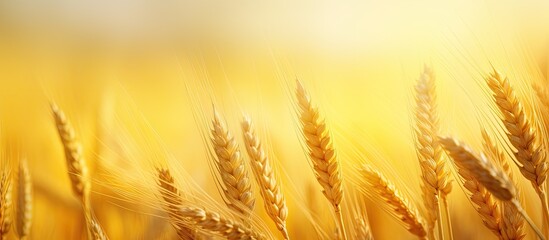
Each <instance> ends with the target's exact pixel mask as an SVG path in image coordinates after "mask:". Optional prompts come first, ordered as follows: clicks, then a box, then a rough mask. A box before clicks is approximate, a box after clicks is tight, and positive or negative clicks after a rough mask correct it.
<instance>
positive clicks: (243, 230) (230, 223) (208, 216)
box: [179, 207, 266, 240]
mask: <svg viewBox="0 0 549 240" xmlns="http://www.w3.org/2000/svg"><path fill="white" fill-rule="evenodd" d="M179 211H180V212H181V214H182V215H183V216H185V218H186V219H187V221H189V222H191V223H193V224H194V225H195V226H196V227H198V228H200V229H202V230H204V231H207V232H211V233H216V234H218V235H221V236H223V237H226V238H227V239H229V240H237V239H258V240H259V239H266V238H265V236H263V235H262V234H261V233H259V232H256V231H254V230H253V229H250V228H247V227H244V225H243V224H242V223H240V222H236V221H234V220H231V219H228V218H226V217H224V216H222V215H220V214H218V213H216V212H211V211H207V210H205V209H203V208H198V207H182V208H181V209H180V210H179Z"/></svg>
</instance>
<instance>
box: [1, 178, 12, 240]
mask: <svg viewBox="0 0 549 240" xmlns="http://www.w3.org/2000/svg"><path fill="white" fill-rule="evenodd" d="M0 178H1V179H0V239H7V236H8V233H9V232H10V229H11V225H12V222H13V218H12V217H13V216H12V203H13V199H12V176H11V171H10V170H6V169H4V170H3V172H2V176H0Z"/></svg>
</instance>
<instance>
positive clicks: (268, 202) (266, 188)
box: [241, 117, 290, 239]
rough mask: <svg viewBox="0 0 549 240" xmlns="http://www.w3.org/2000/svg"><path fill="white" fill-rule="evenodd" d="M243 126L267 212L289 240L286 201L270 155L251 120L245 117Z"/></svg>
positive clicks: (245, 140) (247, 148) (247, 147)
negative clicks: (264, 148)
mask: <svg viewBox="0 0 549 240" xmlns="http://www.w3.org/2000/svg"><path fill="white" fill-rule="evenodd" d="M241 126H242V132H243V135H244V143H245V144H246V151H247V152H248V156H249V157H250V160H251V165H252V170H253V173H254V175H255V179H256V181H257V184H258V186H259V190H260V192H261V196H262V197H263V201H264V203H265V204H264V205H265V210H266V211H267V214H268V215H269V217H270V218H271V219H272V220H273V221H274V223H275V224H276V227H277V229H278V230H279V231H280V232H281V233H282V236H283V237H284V239H289V238H290V237H289V236H288V231H287V229H286V218H287V217H288V208H287V207H286V199H285V197H284V194H283V192H282V189H281V187H280V183H279V182H278V179H277V178H276V174H275V172H274V169H273V168H272V165H271V162H270V158H269V156H268V153H266V152H265V151H264V150H263V145H262V144H261V141H260V139H259V137H258V136H257V135H256V133H255V131H254V129H253V126H252V122H251V120H250V118H248V117H244V119H243V120H242V124H241Z"/></svg>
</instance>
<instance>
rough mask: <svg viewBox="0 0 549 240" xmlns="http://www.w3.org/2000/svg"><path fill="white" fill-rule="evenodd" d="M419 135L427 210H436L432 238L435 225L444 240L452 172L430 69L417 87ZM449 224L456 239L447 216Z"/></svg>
mask: <svg viewBox="0 0 549 240" xmlns="http://www.w3.org/2000/svg"><path fill="white" fill-rule="evenodd" d="M415 90H416V95H415V100H416V109H415V121H416V123H415V132H416V138H417V141H416V150H417V156H418V160H419V163H420V167H421V175H422V178H421V180H422V182H423V184H422V186H421V189H422V191H423V200H424V203H425V208H426V209H429V210H432V211H429V212H428V213H427V219H428V223H429V224H428V225H429V231H430V234H433V233H432V232H433V229H434V225H435V222H436V223H437V226H438V231H439V238H441V239H442V236H444V234H443V227H442V224H441V221H442V219H441V215H442V214H441V213H440V208H441V207H440V204H441V203H440V201H439V200H440V199H442V201H443V208H444V211H445V212H446V213H449V209H448V205H447V201H446V196H447V195H448V194H449V193H450V191H451V190H452V184H451V181H450V172H449V171H448V166H447V163H446V161H445V160H444V159H443V154H442V153H443V150H442V148H441V147H440V144H439V143H438V139H437V136H438V132H439V120H438V114H437V109H436V107H437V102H436V98H437V96H436V89H435V75H434V73H433V71H432V70H431V69H430V68H428V67H427V66H426V67H425V68H424V70H423V73H422V74H421V76H420V78H419V80H418V82H417V84H416V87H415ZM446 215H447V216H446V218H445V223H446V225H447V226H446V227H447V228H448V234H449V236H450V239H452V237H453V234H452V226H451V223H450V216H449V215H448V214H446Z"/></svg>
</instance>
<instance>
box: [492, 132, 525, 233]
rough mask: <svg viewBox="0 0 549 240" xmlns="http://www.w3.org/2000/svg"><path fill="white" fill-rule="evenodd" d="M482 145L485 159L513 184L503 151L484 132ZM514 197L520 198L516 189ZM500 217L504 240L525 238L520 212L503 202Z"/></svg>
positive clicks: (511, 174)
mask: <svg viewBox="0 0 549 240" xmlns="http://www.w3.org/2000/svg"><path fill="white" fill-rule="evenodd" d="M482 140H483V141H482V145H483V148H484V151H485V152H486V154H487V157H488V158H489V159H494V161H495V162H496V163H498V164H499V165H500V166H501V168H502V169H503V172H505V174H507V176H509V179H510V180H511V182H513V183H515V185H516V181H515V179H514V176H513V172H512V171H511V166H509V163H508V162H507V161H506V157H505V154H504V153H503V151H501V150H500V149H499V148H498V146H497V145H496V143H495V142H494V141H493V140H492V138H490V136H489V135H488V133H487V132H486V131H484V130H483V131H482ZM516 195H517V196H520V191H519V189H516ZM517 198H518V197H517ZM500 211H501V216H502V221H501V224H502V229H501V231H502V232H501V234H502V235H503V238H504V239H522V238H524V236H525V233H524V229H523V226H524V218H522V216H521V214H520V212H519V211H518V210H517V209H516V208H515V207H514V206H513V204H511V203H509V202H503V203H502V206H500Z"/></svg>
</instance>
